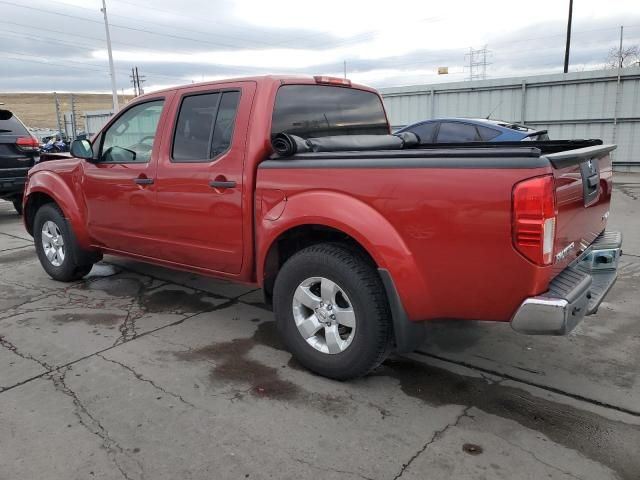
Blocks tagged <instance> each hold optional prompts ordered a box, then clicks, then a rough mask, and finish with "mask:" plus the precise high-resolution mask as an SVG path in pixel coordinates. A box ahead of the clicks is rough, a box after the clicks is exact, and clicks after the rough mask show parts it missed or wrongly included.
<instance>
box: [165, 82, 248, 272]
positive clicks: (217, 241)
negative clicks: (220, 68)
mask: <svg viewBox="0 0 640 480" xmlns="http://www.w3.org/2000/svg"><path fill="white" fill-rule="evenodd" d="M240 85H241V86H238V83H235V84H234V85H228V86H225V85H216V87H215V89H212V87H211V86H208V87H202V89H200V90H196V91H194V90H192V89H189V91H188V92H185V93H182V95H180V96H177V98H176V101H175V102H174V108H173V109H172V110H173V111H172V113H171V118H172V123H174V124H175V127H174V132H173V135H171V136H170V138H172V139H173V142H172V144H170V145H166V146H165V147H164V148H163V149H162V154H161V157H160V161H159V164H158V174H157V185H156V188H157V206H158V211H159V212H162V216H158V217H156V221H157V223H156V225H155V227H154V232H155V234H156V235H157V236H158V237H159V238H161V243H162V245H161V247H160V248H159V251H160V252H161V253H160V255H161V256H162V258H163V259H165V260H169V261H172V262H175V263H178V264H182V265H187V266H190V267H196V268H202V269H206V270H209V271H216V272H224V273H229V274H236V273H239V272H240V269H241V267H242V254H243V231H242V225H243V222H242V219H243V214H242V208H243V200H242V198H243V188H244V179H243V163H244V156H245V148H246V135H247V128H248V123H249V112H250V110H251V102H252V100H253V93H254V91H255V84H254V83H253V82H242V83H240Z"/></svg>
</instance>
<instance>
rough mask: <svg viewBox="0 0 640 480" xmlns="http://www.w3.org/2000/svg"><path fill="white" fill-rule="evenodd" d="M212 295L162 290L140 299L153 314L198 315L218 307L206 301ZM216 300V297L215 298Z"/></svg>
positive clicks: (142, 304) (143, 305)
mask: <svg viewBox="0 0 640 480" xmlns="http://www.w3.org/2000/svg"><path fill="white" fill-rule="evenodd" d="M207 297H210V298H211V297H212V296H211V295H209V294H207V293H203V292H186V291H184V290H178V289H175V290H171V289H161V290H157V291H155V292H153V293H147V294H145V295H143V296H142V297H141V298H140V304H141V306H142V307H143V308H144V309H145V310H146V311H147V312H151V313H161V312H184V313H197V312H208V311H211V310H214V309H215V308H216V305H215V304H214V303H212V302H208V301H206V298H207ZM213 298H215V297H213Z"/></svg>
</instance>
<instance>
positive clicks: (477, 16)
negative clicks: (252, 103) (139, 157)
mask: <svg viewBox="0 0 640 480" xmlns="http://www.w3.org/2000/svg"><path fill="white" fill-rule="evenodd" d="M639 5H640V3H639V1H638V0H609V1H606V2H605V1H602V0H575V1H574V14H573V17H574V21H573V32H574V34H573V37H572V51H571V67H570V69H571V70H572V71H576V70H590V69H595V68H598V67H600V66H602V65H603V64H604V63H605V57H606V55H607V51H608V50H609V49H611V48H612V47H617V45H618V41H619V28H620V25H624V26H625V29H624V32H625V35H624V41H625V45H631V44H640V6H639ZM100 8H101V0H46V1H44V0H10V1H4V0H0V91H4V92H11V91H54V90H55V91H59V92H64V91H76V92H80V91H87V92H108V91H109V90H110V81H109V71H108V61H107V51H106V42H105V32H104V24H103V20H102V14H101V13H100ZM107 8H108V14H109V23H110V25H111V27H110V28H111V39H112V43H113V50H114V60H115V67H116V80H117V85H118V91H119V92H120V91H121V89H123V88H124V89H125V92H129V93H130V92H131V84H130V80H129V73H130V70H131V67H132V66H136V65H137V66H138V68H139V72H140V74H141V75H144V76H145V77H146V83H145V85H144V86H145V87H146V90H147V91H149V90H152V89H156V88H160V87H165V86H171V85H179V84H184V83H191V82H194V81H196V82H198V81H202V80H209V79H217V78H226V77H230V76H234V77H235V76H243V75H252V74H263V73H289V74H295V73H299V74H329V75H338V76H342V72H343V66H344V63H343V62H346V67H347V75H348V77H349V78H351V79H352V80H355V81H357V82H360V83H366V84H369V85H373V86H376V87H383V86H397V85H411V84H422V83H434V82H442V81H461V80H465V78H468V76H469V71H468V68H466V67H465V62H466V61H467V60H465V54H466V53H468V51H469V47H474V48H482V47H483V46H484V45H486V46H487V48H488V49H489V50H490V54H489V56H488V59H487V60H488V62H490V65H489V66H488V67H487V77H488V78H498V77H507V76H517V75H529V74H538V73H554V72H559V71H562V63H563V58H564V42H565V37H564V35H565V29H566V16H567V9H568V0H538V1H536V2H522V1H519V2H507V1H504V0H485V1H461V0H448V1H443V2H433V1H427V0H404V1H401V2H390V1H388V0H387V1H384V2H382V1H380V2H378V1H375V0H317V1H307V0H235V1H232V0H179V1H176V0H146V1H145V0H107ZM439 66H447V67H449V72H450V73H449V75H446V76H443V75H441V76H438V75H437V68H438V67H439Z"/></svg>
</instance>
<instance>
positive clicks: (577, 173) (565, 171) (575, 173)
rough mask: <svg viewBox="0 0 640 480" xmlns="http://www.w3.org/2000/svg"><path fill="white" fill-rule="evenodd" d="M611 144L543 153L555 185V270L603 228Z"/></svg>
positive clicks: (607, 204)
mask: <svg viewBox="0 0 640 480" xmlns="http://www.w3.org/2000/svg"><path fill="white" fill-rule="evenodd" d="M615 148H616V146H615V145H598V146H593V147H586V148H580V149H576V150H569V151H566V152H560V153H553V154H549V155H546V157H547V158H548V159H549V161H550V162H551V165H552V166H553V174H554V177H555V185H556V203H557V208H558V215H557V219H556V239H555V246H554V268H555V269H557V272H560V271H561V270H562V269H563V268H564V267H566V266H567V265H568V264H569V263H571V261H573V260H574V259H575V258H576V257H578V256H579V255H580V254H582V252H584V250H585V249H586V248H587V247H588V246H589V245H591V243H593V241H594V240H595V239H596V238H597V237H598V235H600V233H602V231H603V230H604V229H605V226H606V223H607V218H608V217H609V203H610V200H611V186H612V167H611V157H610V152H611V151H612V150H614V149H615ZM557 272H556V273H557Z"/></svg>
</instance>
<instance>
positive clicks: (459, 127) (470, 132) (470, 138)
mask: <svg viewBox="0 0 640 480" xmlns="http://www.w3.org/2000/svg"><path fill="white" fill-rule="evenodd" d="M479 140H480V137H479V136H478V132H477V131H476V127H475V125H470V124H468V123H460V122H442V123H441V124H440V130H439V131H438V142H437V143H462V142H477V141H479Z"/></svg>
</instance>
